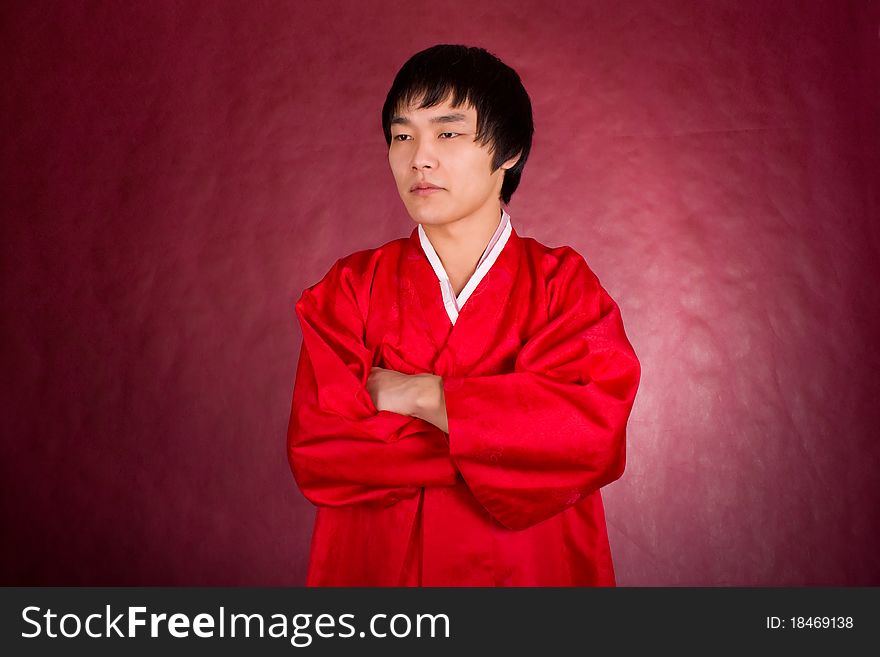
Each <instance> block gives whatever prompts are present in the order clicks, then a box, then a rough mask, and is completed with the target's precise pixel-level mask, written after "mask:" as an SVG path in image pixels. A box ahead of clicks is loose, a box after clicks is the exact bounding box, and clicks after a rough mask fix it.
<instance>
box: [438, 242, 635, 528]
mask: <svg viewBox="0 0 880 657" xmlns="http://www.w3.org/2000/svg"><path fill="white" fill-rule="evenodd" d="M548 300H549V301H548V306H549V308H548V315H547V316H548V321H547V323H546V325H544V326H543V327H542V328H541V329H540V330H539V331H538V332H537V333H535V334H534V335H533V336H532V337H531V338H530V339H528V340H527V341H526V343H525V344H524V345H523V346H522V348H521V350H520V352H519V354H518V355H517V358H516V361H515V364H514V371H513V372H511V373H505V374H498V375H488V376H473V377H468V376H450V377H445V378H444V379H443V393H444V399H445V403H446V412H447V417H448V421H449V445H450V453H451V455H452V459H453V461H454V462H455V465H456V466H457V468H458V469H459V471H460V472H461V474H462V477H463V478H464V480H465V482H466V483H467V485H468V487H469V488H470V490H471V492H472V493H473V494H474V496H475V497H476V499H477V500H478V501H479V502H480V503H481V504H482V505H483V507H485V508H486V510H487V511H488V512H489V513H490V514H491V515H492V516H493V517H494V518H495V519H496V520H498V522H500V523H501V524H502V525H504V526H506V527H508V528H509V529H524V528H526V527H529V526H531V525H534V524H536V523H538V522H541V521H543V520H546V519H547V518H550V517H551V516H553V515H555V514H557V513H560V512H561V511H563V510H565V509H566V508H567V507H569V506H571V505H572V504H574V503H576V502H577V501H578V500H580V499H582V498H583V497H584V496H586V495H589V494H590V493H592V492H593V491H596V490H598V489H599V488H601V487H602V486H604V485H606V484H608V483H610V482H612V481H614V480H616V479H617V478H619V477H620V476H621V475H622V474H623V470H624V467H625V462H626V423H627V420H628V418H629V415H630V411H631V410H632V406H633V402H634V399H635V394H636V389H637V387H638V384H639V378H640V374H641V368H640V364H639V361H638V359H637V358H636V355H635V352H634V351H633V348H632V346H631V345H630V343H629V340H628V339H627V337H626V335H625V333H624V328H623V322H622V320H621V316H620V311H619V308H618V306H617V304H616V303H615V302H614V300H613V299H612V298H611V297H610V296H609V294H608V293H607V292H606V291H605V289H604V288H602V286H601V285H600V283H599V281H598V279H597V278H596V276H595V274H594V273H593V272H592V271H591V270H590V269H589V267H588V266H587V264H586V262H585V261H584V259H583V257H582V256H580V254H578V253H577V252H576V251H574V250H571V251H570V252H569V256H568V257H567V258H566V260H565V262H564V264H563V265H560V267H559V270H558V272H557V275H555V276H554V277H553V279H552V281H551V282H550V283H548Z"/></svg>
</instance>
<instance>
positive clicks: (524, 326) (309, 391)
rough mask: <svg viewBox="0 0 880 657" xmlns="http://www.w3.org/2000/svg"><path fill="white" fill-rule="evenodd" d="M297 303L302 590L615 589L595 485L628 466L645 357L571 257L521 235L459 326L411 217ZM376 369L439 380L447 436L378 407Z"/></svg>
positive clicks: (294, 461) (293, 448)
mask: <svg viewBox="0 0 880 657" xmlns="http://www.w3.org/2000/svg"><path fill="white" fill-rule="evenodd" d="M296 312H297V316H298V318H299V321H300V325H301V327H302V331H303V345H302V351H301V353H300V359H299V365H298V369H297V375H296V383H295V385H294V393H293V403H292V410H291V417H290V425H289V431H288V455H289V459H290V465H291V468H292V471H293V474H294V477H295V479H296V482H297V484H298V485H299V487H300V489H301V490H302V492H303V494H304V495H305V496H306V498H307V499H309V500H310V501H311V502H312V503H313V504H315V505H317V506H318V507H319V508H318V513H317V517H316V520H315V527H314V533H313V536H312V546H311V557H310V563H309V571H308V577H307V582H306V583H307V584H308V585H311V586H315V585H318V586H337V585H338V586H418V585H421V586H505V585H510V586H590V585H596V586H614V585H615V578H614V569H613V565H612V560H611V552H610V549H609V544H608V537H607V534H606V527H605V518H604V510H603V505H602V498H601V494H600V492H599V489H600V488H601V487H602V486H604V485H606V484H608V483H610V482H612V481H614V480H615V479H617V478H618V477H620V476H621V474H622V473H623V470H624V464H625V460H626V442H625V441H626V423H627V419H628V418H629V414H630V411H631V409H632V405H633V401H634V398H635V394H636V389H637V387H638V382H639V377H640V365H639V361H638V359H637V358H636V355H635V353H634V351H633V349H632V346H631V345H630V343H629V341H628V339H627V337H626V335H625V333H624V327H623V322H622V320H621V316H620V312H619V309H618V306H617V304H616V303H615V302H614V301H613V300H612V298H611V297H610V296H609V295H608V293H607V292H606V291H605V289H604V288H603V287H602V286H601V284H600V283H599V280H598V279H597V277H596V276H595V274H594V273H593V272H592V270H591V269H590V268H589V267H588V265H587V264H586V262H585V261H584V259H583V257H582V256H581V255H579V254H578V253H577V252H576V251H574V250H573V249H571V248H569V247H558V248H548V247H546V246H544V245H542V244H540V243H538V242H537V241H535V240H533V239H531V238H521V237H519V236H518V235H517V234H516V231H515V230H514V231H513V233H512V234H511V236H510V239H509V241H508V243H507V244H506V245H505V247H504V249H503V251H502V252H501V254H500V256H499V258H498V260H497V261H496V262H495V263H494V265H493V266H492V268H491V269H490V270H489V272H488V274H487V275H486V277H485V278H484V279H483V280H482V281H481V282H480V284H479V285H478V287H477V288H476V290H475V291H474V293H473V294H472V296H471V297H470V298H469V299H468V301H467V302H466V303H465V304H464V306H463V307H462V310H461V314H460V315H459V318H458V320H457V322H456V324H455V325H452V324H451V322H450V320H449V317H448V316H447V314H446V311H445V309H444V307H443V300H442V297H441V292H440V287H439V285H438V283H437V277H436V275H435V274H434V271H433V270H432V269H431V265H430V263H429V262H428V259H427V257H426V256H425V254H424V252H423V250H422V248H421V245H420V244H419V242H418V232H417V229H414V230H413V232H412V234H411V235H410V237H409V238H403V239H398V240H394V241H392V242H389V243H388V244H385V245H383V246H381V247H379V248H377V249H370V250H366V251H360V252H357V253H354V254H352V255H350V256H347V257H345V258H342V259H340V260H338V261H337V262H336V263H335V264H334V265H333V267H332V268H331V269H330V271H329V272H328V273H327V274H326V276H325V277H324V278H323V279H322V280H321V281H320V282H319V283H317V284H316V285H314V286H312V287H310V288H308V289H307V290H305V291H304V292H303V295H302V297H301V298H300V300H299V301H298V302H297V304H296ZM373 365H376V366H379V367H386V368H389V369H393V370H397V371H399V372H403V373H406V374H416V373H422V372H431V373H434V374H436V375H439V376H441V377H443V387H444V394H445V401H446V409H447V415H448V419H449V434H448V437H447V434H445V433H444V432H443V431H441V430H440V429H438V428H437V427H435V426H434V425H432V424H430V423H428V422H426V421H424V420H421V419H419V418H413V417H409V416H403V415H399V414H396V413H391V412H389V411H378V412H377V410H376V408H375V406H374V404H373V402H372V400H371V399H370V396H369V394H368V393H367V391H366V388H365V384H366V380H367V377H368V376H369V373H370V367H371V366H373Z"/></svg>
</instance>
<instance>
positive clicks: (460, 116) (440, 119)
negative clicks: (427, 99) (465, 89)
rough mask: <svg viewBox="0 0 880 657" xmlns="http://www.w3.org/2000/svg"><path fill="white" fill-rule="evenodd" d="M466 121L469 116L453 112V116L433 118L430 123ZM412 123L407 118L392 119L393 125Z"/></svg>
mask: <svg viewBox="0 0 880 657" xmlns="http://www.w3.org/2000/svg"><path fill="white" fill-rule="evenodd" d="M465 121H467V114H463V113H462V112H453V113H452V114H441V115H440V116H433V117H431V120H430V123H464V122H465ZM410 123H411V121H410V120H409V119H408V118H406V117H405V116H395V117H393V118H392V119H391V125H409V124H410Z"/></svg>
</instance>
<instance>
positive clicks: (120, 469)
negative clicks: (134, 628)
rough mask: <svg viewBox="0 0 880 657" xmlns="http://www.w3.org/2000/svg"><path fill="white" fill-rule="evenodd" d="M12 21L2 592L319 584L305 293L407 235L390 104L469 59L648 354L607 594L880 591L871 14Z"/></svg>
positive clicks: (596, 6)
mask: <svg viewBox="0 0 880 657" xmlns="http://www.w3.org/2000/svg"><path fill="white" fill-rule="evenodd" d="M0 11H2V14H0V16H2V32H0V44H2V45H0V49H2V52H0V55H2V67H3V78H4V84H3V87H4V93H3V94H2V100H0V102H2V116H3V121H4V124H5V125H4V130H3V141H2V143H3V151H2V171H0V173H2V187H3V194H2V196H3V214H4V216H3V221H2V234H0V238H2V240H0V249H2V277H3V278H2V304H3V315H2V317H3V319H2V335H0V339H2V341H0V344H2V351H3V364H4V367H3V370H4V373H5V376H3V378H2V380H3V391H2V403H3V417H4V425H5V426H4V429H3V443H4V447H3V458H2V459H0V463H2V465H0V475H2V478H3V495H2V501H0V514H2V515H0V521H2V533H3V539H2V541H0V546H2V547H0V551H2V554H0V557H2V558H0V569H2V582H3V583H6V584H31V585H36V584H81V585H136V584H145V585H158V584H164V585H184V584H187V585H245V584H248V585H295V584H300V583H302V582H303V580H304V575H305V565H306V558H307V552H308V542H309V537H310V533H311V523H312V518H313V508H312V507H311V505H310V504H309V503H308V502H307V501H305V500H304V499H303V498H302V496H301V495H300V493H299V492H298V490H297V488H296V486H295V483H294V481H293V478H292V476H291V474H290V472H289V469H288V465H287V461H286V453H285V430H286V426H287V420H288V413H289V409H290V396H291V391H292V386H293V375H294V369H295V364H296V355H297V353H298V350H299V341H300V333H299V329H298V326H297V324H296V322H295V318H294V314H293V303H294V301H295V300H296V299H297V298H298V297H299V294H300V292H301V291H302V289H303V288H304V287H305V286H307V285H311V284H312V283H314V282H315V281H317V280H318V279H319V278H320V277H321V276H322V275H323V274H324V272H326V270H327V269H328V268H329V266H330V265H331V264H332V263H333V261H334V260H335V259H336V258H338V257H340V256H342V255H345V254H347V253H350V252H352V251H354V250H357V249H362V248H369V247H373V246H377V245H379V244H381V243H382V242H384V241H387V240H390V239H393V238H396V237H401V236H405V235H408V234H409V232H410V231H411V229H412V227H413V225H414V224H413V223H412V220H411V219H410V218H409V216H408V215H407V214H406V212H405V210H404V208H403V206H402V204H401V203H400V200H399V198H398V197H397V195H396V191H395V189H394V185H393V181H392V178H391V174H390V171H389V170H388V165H387V161H386V146H385V143H384V140H383V137H382V134H381V129H380V122H379V111H380V108H381V104H382V101H383V100H384V97H385V93H386V91H387V89H388V86H389V85H390V83H391V80H392V78H393V76H394V73H395V72H396V71H397V69H398V68H399V66H400V65H401V64H402V63H403V62H404V61H405V60H406V58H407V57H409V55H411V54H413V53H414V52H416V51H417V50H420V49H422V48H425V47H427V46H429V45H432V44H434V43H439V42H454V43H466V44H475V45H481V46H483V47H486V48H488V49H489V50H490V51H492V52H494V53H496V54H497V55H499V56H500V57H501V58H502V59H503V60H505V61H506V62H508V63H509V64H510V65H512V66H513V67H514V68H516V69H517V70H518V71H519V72H520V74H521V76H522V78H523V81H524V83H525V85H526V88H527V89H528V90H529V93H530V95H531V97H532V99H533V104H534V111H535V121H536V136H535V144H534V148H533V151H532V155H531V158H530V160H529V162H528V164H527V166H526V169H525V172H524V176H523V182H522V185H521V187H520V189H519V191H517V193H516V194H515V195H514V197H513V202H512V204H511V207H510V214H511V217H512V219H513V222H514V225H515V226H516V228H517V231H519V232H520V234H522V235H530V236H533V237H535V238H537V239H539V240H540V241H542V242H544V243H546V244H549V245H553V246H555V245H560V244H569V245H572V246H574V247H575V248H576V249H577V250H578V251H580V252H581V253H583V254H584V256H585V257H586V258H587V261H588V262H589V263H590V265H591V266H592V268H593V269H594V271H596V273H597V274H598V275H599V277H600V279H601V280H602V282H603V284H604V285H605V287H606V288H607V289H608V290H609V292H610V293H611V294H612V296H613V297H614V298H615V299H616V300H617V301H618V303H619V304H620V307H621V311H622V314H623V318H624V323H625V325H626V329H627V333H628V335H629V337H630V340H631V341H632V343H633V345H634V346H635V348H636V351H637V353H638V354H639V357H640V359H641V362H642V367H643V375H642V384H641V388H640V391H639V395H638V397H637V399H636V405H635V409H634V411H633V415H632V418H631V420H630V425H629V427H630V428H629V433H628V441H629V442H628V453H627V457H628V458H627V470H626V473H625V474H624V476H623V478H622V479H621V480H619V481H617V482H615V483H614V484H612V485H610V486H608V487H607V488H606V489H604V491H603V494H604V498H605V503H606V511H607V515H608V524H609V534H610V539H611V547H612V551H613V555H614V559H615V565H616V569H617V577H618V583H619V584H620V585H762V586H780V585H866V584H872V585H877V584H880V559H878V553H880V552H878V550H877V539H878V537H880V512H878V504H877V502H878V492H880V475H878V473H880V467H878V466H880V449H878V429H877V427H878V421H880V403H878V393H880V383H878V370H880V368H878V365H880V362H878V361H880V356H878V353H880V352H878V349H877V346H876V343H875V339H876V337H877V336H878V335H880V290H878V285H877V282H878V269H880V265H878V261H880V235H878V219H880V216H878V215H880V213H878V207H880V204H878V176H877V172H878V170H880V166H878V165H880V161H878V152H880V96H878V93H880V92H878V90H880V84H878V82H880V75H878V73H880V41H878V35H880V32H878V30H880V11H878V6H877V3H868V2H839V1H835V0H828V1H826V2H764V1H750V2H740V1H733V0H732V1H725V2H720V1H716V2H693V3H691V2H626V3H616V2H583V1H580V2H570V3H562V2H544V1H541V2H513V1H510V0H508V1H505V2H478V3H475V2H473V1H472V0H468V1H467V2H461V1H458V0H447V1H446V2H441V3H434V4H431V3H404V2H400V3H384V2H366V3H354V2H339V1H337V2H327V1H321V2H290V3H282V2H259V3H245V2H226V3H220V2H205V3H196V2H180V3H171V2H158V3H152V2H151V3H117V2H106V3H105V2H100V3H97V2H88V3H86V2H42V3H40V2H19V3H14V4H10V3H4V6H3V9H2V10H0Z"/></svg>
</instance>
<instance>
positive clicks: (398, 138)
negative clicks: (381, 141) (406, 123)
mask: <svg viewBox="0 0 880 657" xmlns="http://www.w3.org/2000/svg"><path fill="white" fill-rule="evenodd" d="M408 138H409V135H394V136H393V137H392V139H393V140H394V141H406V140H407V139H408Z"/></svg>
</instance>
